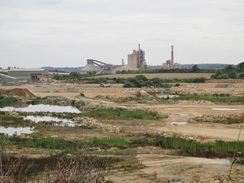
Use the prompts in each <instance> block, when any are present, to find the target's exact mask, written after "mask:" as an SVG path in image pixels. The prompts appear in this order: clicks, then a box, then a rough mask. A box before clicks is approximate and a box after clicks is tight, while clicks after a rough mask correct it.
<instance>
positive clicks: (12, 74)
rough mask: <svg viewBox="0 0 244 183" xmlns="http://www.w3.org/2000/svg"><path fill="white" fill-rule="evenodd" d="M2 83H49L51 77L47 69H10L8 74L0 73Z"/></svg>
mask: <svg viewBox="0 0 244 183" xmlns="http://www.w3.org/2000/svg"><path fill="white" fill-rule="evenodd" d="M0 77H1V84H2V85H19V84H24V83H28V84H34V83H49V82H51V77H50V76H49V72H48V70H47V69H12V70H9V71H8V74H7V75H6V74H0Z"/></svg>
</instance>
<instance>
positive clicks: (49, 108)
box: [0, 104, 81, 113]
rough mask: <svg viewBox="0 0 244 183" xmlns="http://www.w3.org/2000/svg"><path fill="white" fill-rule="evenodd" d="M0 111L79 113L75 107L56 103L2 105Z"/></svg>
mask: <svg viewBox="0 0 244 183" xmlns="http://www.w3.org/2000/svg"><path fill="white" fill-rule="evenodd" d="M0 111H5V112H11V111H17V112H56V113H63V112H67V113H81V112H80V111H79V110H78V109H77V108H75V107H72V106H58V105H46V104H38V105H29V106H27V107H20V108H17V107H4V108H0Z"/></svg>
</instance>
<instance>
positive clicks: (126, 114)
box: [81, 108, 166, 120]
mask: <svg viewBox="0 0 244 183" xmlns="http://www.w3.org/2000/svg"><path fill="white" fill-rule="evenodd" d="M81 115H82V116H89V117H98V118H113V119H114V118H116V119H142V120H159V119H162V118H166V116H164V117H163V116H160V115H159V114H158V113H156V112H146V111H143V110H140V109H137V110H126V109H121V108H117V109H97V110H94V111H90V112H86V113H82V114H81Z"/></svg>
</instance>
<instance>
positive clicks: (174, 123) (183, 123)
mask: <svg viewBox="0 0 244 183" xmlns="http://www.w3.org/2000/svg"><path fill="white" fill-rule="evenodd" d="M187 124H188V123H187V122H171V125H187Z"/></svg>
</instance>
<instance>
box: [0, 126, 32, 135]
mask: <svg viewBox="0 0 244 183" xmlns="http://www.w3.org/2000/svg"><path fill="white" fill-rule="evenodd" d="M33 130H34V128H32V127H2V126H0V133H2V134H4V135H8V136H13V135H20V134H31V133H34V131H33Z"/></svg>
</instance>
